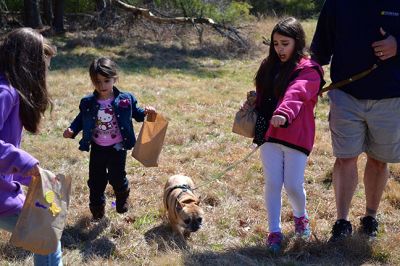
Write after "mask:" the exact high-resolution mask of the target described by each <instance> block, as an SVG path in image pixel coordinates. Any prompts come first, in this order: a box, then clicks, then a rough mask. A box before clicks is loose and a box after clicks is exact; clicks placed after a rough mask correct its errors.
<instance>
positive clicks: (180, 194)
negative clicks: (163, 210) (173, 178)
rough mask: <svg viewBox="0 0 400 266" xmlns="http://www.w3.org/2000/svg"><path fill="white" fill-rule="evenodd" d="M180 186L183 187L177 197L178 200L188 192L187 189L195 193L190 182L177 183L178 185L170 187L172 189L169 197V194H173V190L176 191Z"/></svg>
mask: <svg viewBox="0 0 400 266" xmlns="http://www.w3.org/2000/svg"><path fill="white" fill-rule="evenodd" d="M178 188H180V189H182V191H181V192H180V193H179V194H178V196H177V197H176V201H178V200H179V198H180V197H181V196H182V194H183V193H185V192H187V191H190V192H192V194H193V195H194V193H193V189H192V187H191V186H189V185H188V184H183V185H176V186H173V187H172V188H170V190H169V191H168V194H167V199H168V197H169V195H171V193H172V191H174V190H175V189H178ZM168 208H169V206H168V200H167V209H168Z"/></svg>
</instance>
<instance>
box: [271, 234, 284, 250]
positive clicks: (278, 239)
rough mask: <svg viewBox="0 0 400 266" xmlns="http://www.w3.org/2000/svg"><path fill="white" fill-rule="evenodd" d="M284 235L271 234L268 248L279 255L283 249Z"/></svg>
mask: <svg viewBox="0 0 400 266" xmlns="http://www.w3.org/2000/svg"><path fill="white" fill-rule="evenodd" d="M282 240H283V234H282V233H281V232H271V233H269V235H268V239H267V246H268V249H269V250H270V251H272V252H273V253H278V252H279V251H280V250H281V247H282Z"/></svg>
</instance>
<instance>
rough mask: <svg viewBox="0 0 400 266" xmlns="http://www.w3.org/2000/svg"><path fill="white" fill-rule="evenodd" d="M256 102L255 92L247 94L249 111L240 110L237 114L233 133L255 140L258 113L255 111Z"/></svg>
mask: <svg viewBox="0 0 400 266" xmlns="http://www.w3.org/2000/svg"><path fill="white" fill-rule="evenodd" d="M255 101H256V94H255V91H249V92H248V93H247V104H248V105H249V108H248V109H247V110H239V111H238V112H237V113H236V115H235V120H234V121H233V126H232V132H233V133H236V134H239V135H242V136H244V137H248V138H254V135H255V128H256V121H257V113H256V111H255V110H254V106H255Z"/></svg>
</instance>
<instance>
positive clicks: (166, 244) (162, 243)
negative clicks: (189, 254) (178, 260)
mask: <svg viewBox="0 0 400 266" xmlns="http://www.w3.org/2000/svg"><path fill="white" fill-rule="evenodd" d="M144 238H145V239H146V242H147V243H148V244H151V243H153V242H155V243H156V244H157V247H158V251H160V252H163V251H167V250H171V249H181V250H184V249H188V248H189V247H188V245H187V243H186V242H185V241H184V240H182V239H181V238H180V237H178V236H177V235H175V234H174V233H173V231H172V228H171V226H170V225H169V224H161V225H159V226H157V227H154V228H152V229H150V230H149V231H147V232H146V233H145V234H144Z"/></svg>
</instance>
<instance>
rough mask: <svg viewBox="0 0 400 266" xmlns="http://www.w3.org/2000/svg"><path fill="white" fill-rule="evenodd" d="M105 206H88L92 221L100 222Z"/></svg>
mask: <svg viewBox="0 0 400 266" xmlns="http://www.w3.org/2000/svg"><path fill="white" fill-rule="evenodd" d="M105 207H106V205H105V204H102V205H89V209H90V212H91V213H92V215H93V220H100V219H101V218H103V217H104V212H105Z"/></svg>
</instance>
